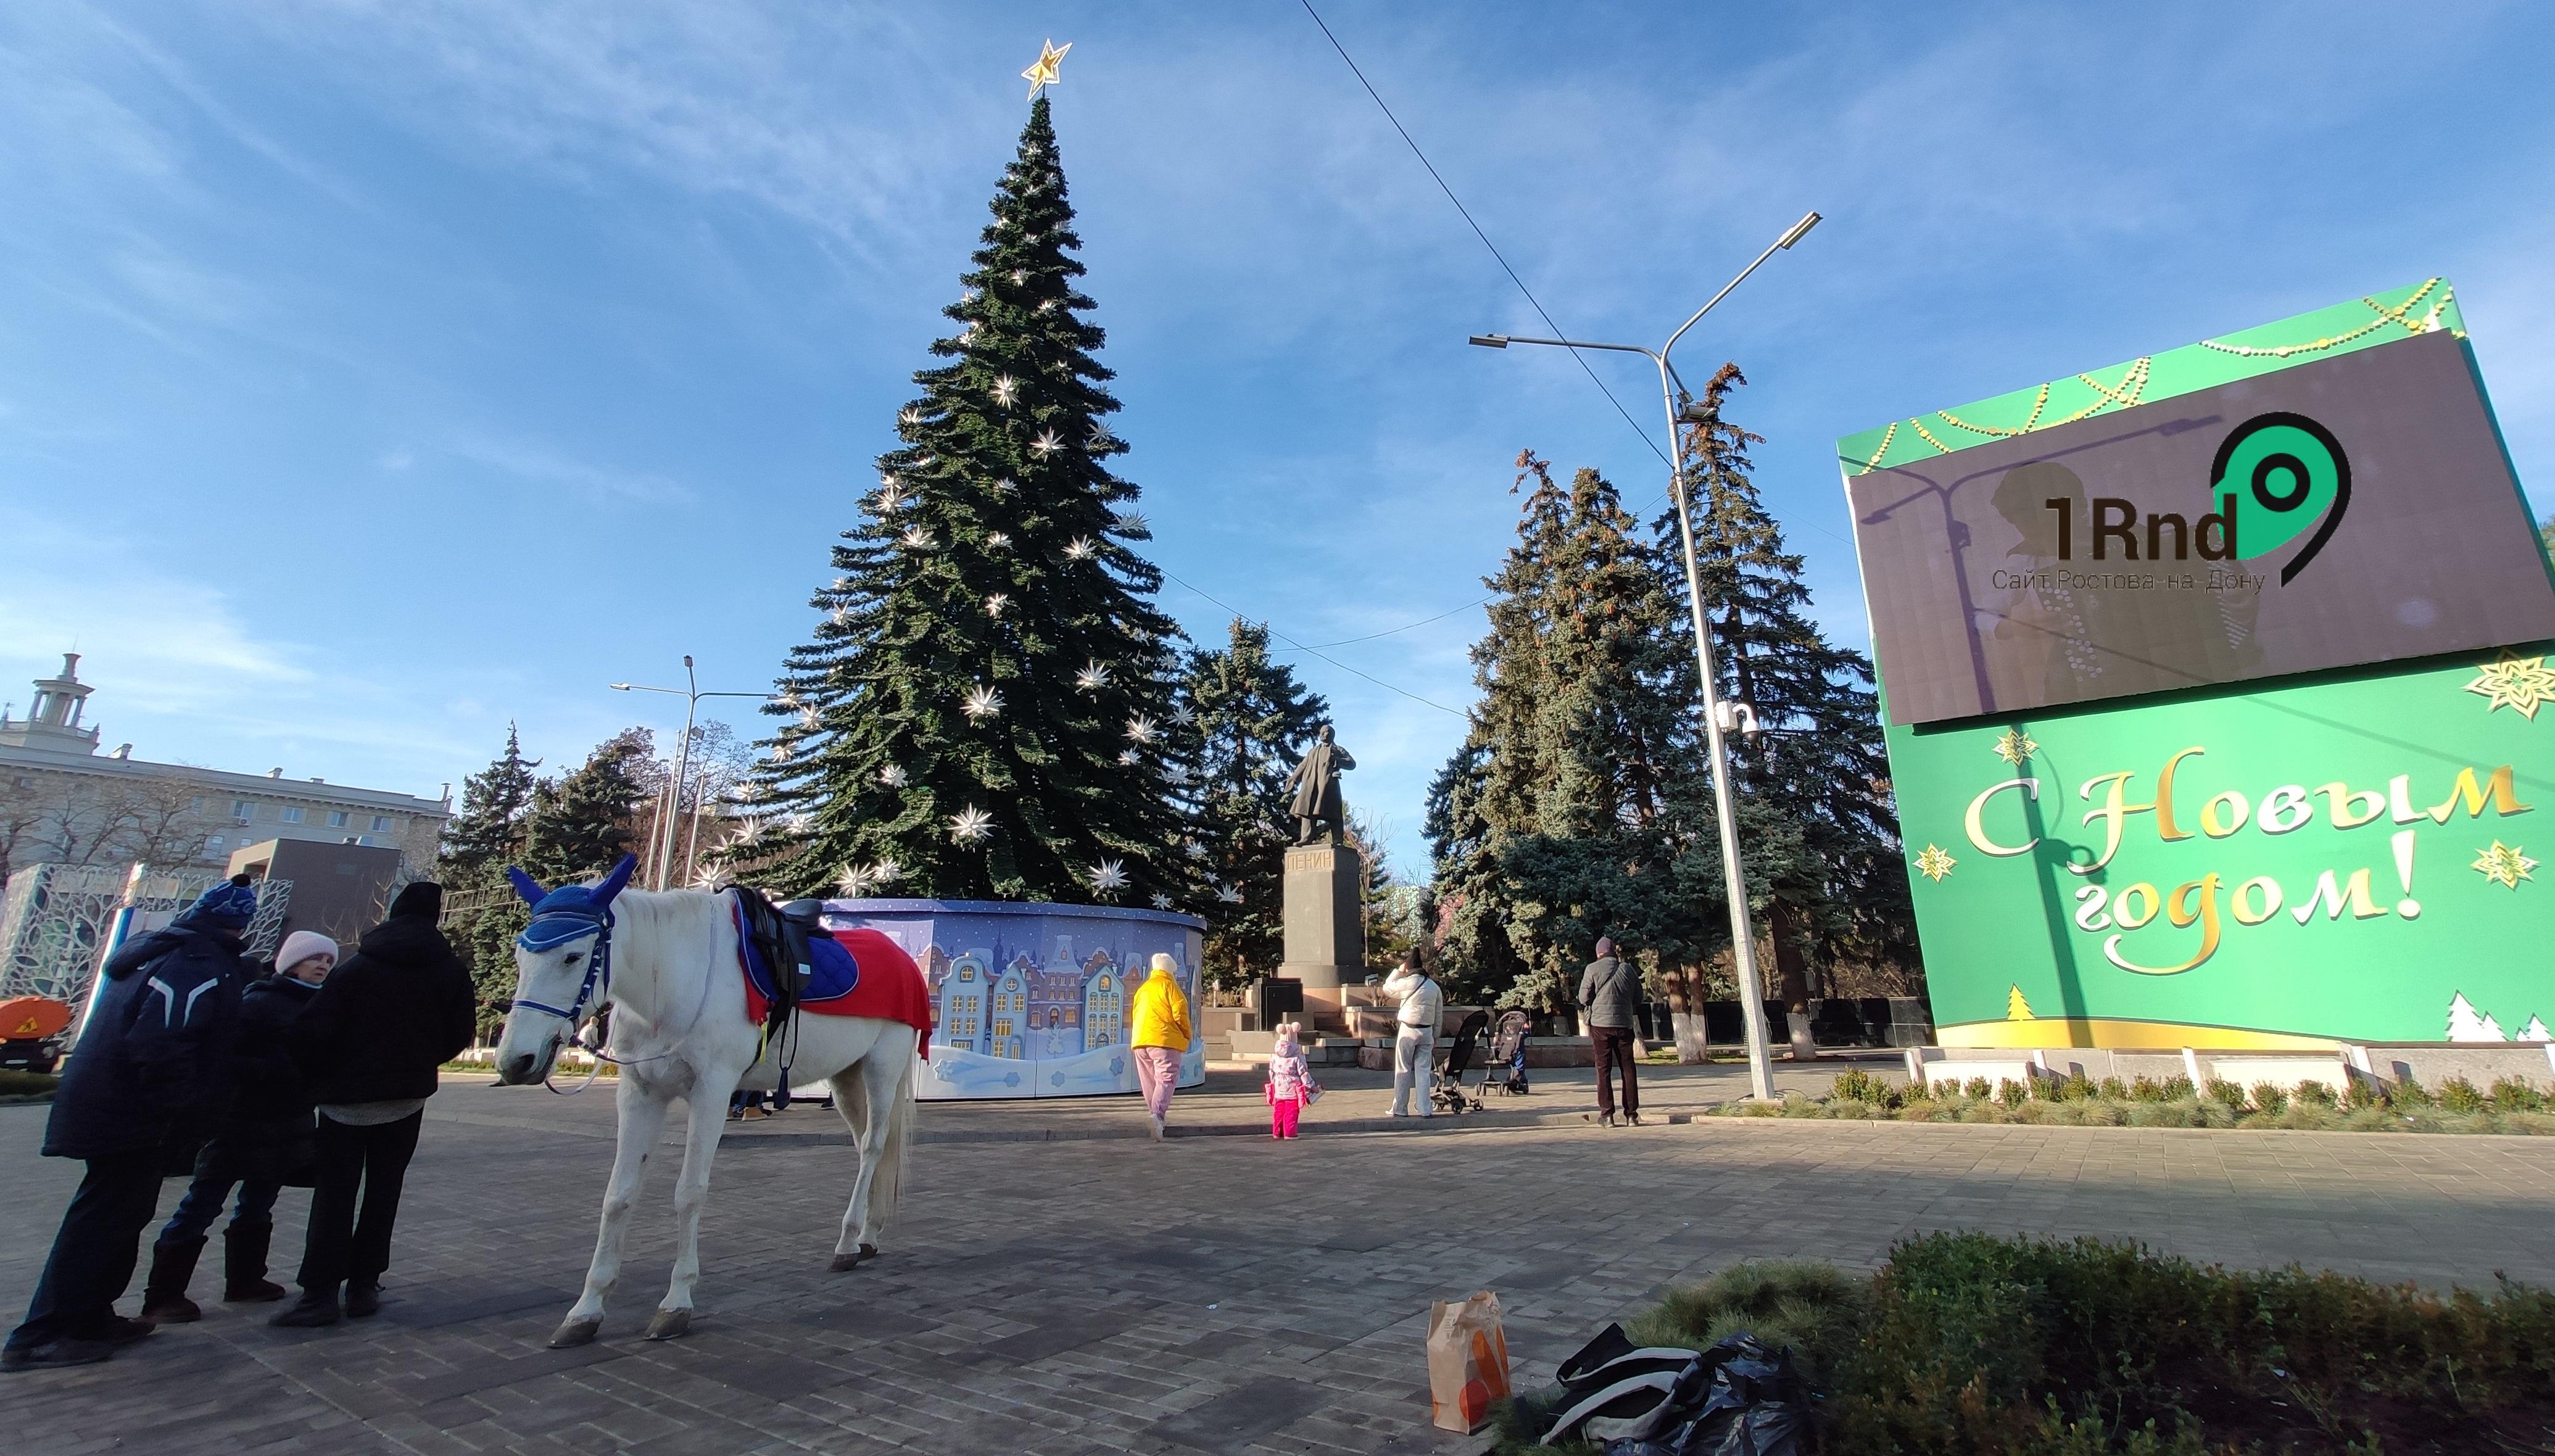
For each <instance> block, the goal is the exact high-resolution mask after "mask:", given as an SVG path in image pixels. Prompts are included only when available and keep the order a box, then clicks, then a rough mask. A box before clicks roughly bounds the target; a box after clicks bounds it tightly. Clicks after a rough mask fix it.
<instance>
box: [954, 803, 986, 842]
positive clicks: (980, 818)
mask: <svg viewBox="0 0 2555 1456" xmlns="http://www.w3.org/2000/svg"><path fill="white" fill-rule="evenodd" d="M993 833H994V816H993V815H992V814H989V813H987V812H985V811H984V810H983V809H980V808H978V807H976V806H975V805H974V804H972V803H971V804H969V805H967V806H966V807H965V808H963V809H960V810H959V811H958V812H956V813H954V814H951V815H950V816H949V837H950V838H952V839H954V840H956V841H958V842H959V843H960V844H974V843H976V842H977V841H978V840H980V839H988V838H991V837H992V836H993Z"/></svg>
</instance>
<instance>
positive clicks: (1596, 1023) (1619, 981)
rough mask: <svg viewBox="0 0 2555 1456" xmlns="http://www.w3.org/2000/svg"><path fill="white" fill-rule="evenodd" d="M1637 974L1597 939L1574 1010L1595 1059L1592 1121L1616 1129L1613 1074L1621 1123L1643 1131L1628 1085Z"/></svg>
mask: <svg viewBox="0 0 2555 1456" xmlns="http://www.w3.org/2000/svg"><path fill="white" fill-rule="evenodd" d="M1641 996H1642V973H1641V971H1640V969H1639V968H1638V967H1636V966H1635V965H1634V964H1633V963H1632V962H1631V961H1628V960H1625V959H1623V958H1622V957H1620V956H1618V955H1616V954H1615V942H1614V940H1613V939H1612V938H1610V937H1608V936H1604V935H1600V936H1599V937H1597V958H1596V959H1595V960H1593V961H1590V962H1589V963H1588V969H1587V970H1585V971H1582V972H1581V973H1580V975H1579V1005H1580V1008H1581V1010H1583V1011H1585V1012H1586V1013H1587V1014H1588V1040H1589V1043H1590V1045H1591V1046H1592V1047H1593V1048H1594V1049H1595V1051H1596V1054H1597V1121H1598V1122H1599V1123H1600V1124H1602V1125H1604V1126H1606V1127H1609V1128H1611V1127H1613V1126H1615V1073H1616V1071H1617V1070H1618V1069H1621V1070H1622V1072H1623V1074H1624V1120H1625V1121H1626V1122H1629V1123H1631V1124H1632V1125H1633V1126H1634V1127H1637V1128H1638V1127H1640V1126H1641V1125H1642V1093H1641V1088H1640V1087H1639V1086H1638V1085H1636V1084H1635V1082H1634V1081H1633V1063H1634V1060H1635V1055H1634V1048H1636V1047H1637V1046H1639V1045H1640V1044H1641V1038H1640V1036H1639V1035H1637V1034H1636V1033H1635V1031H1634V1028H1635V1027H1636V1026H1637V1025H1639V1011H1638V1008H1639V1007H1640V1005H1641Z"/></svg>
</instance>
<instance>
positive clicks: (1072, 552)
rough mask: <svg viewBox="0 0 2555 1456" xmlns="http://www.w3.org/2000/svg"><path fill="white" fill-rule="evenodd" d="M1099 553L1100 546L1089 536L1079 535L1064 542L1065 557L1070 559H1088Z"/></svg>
mask: <svg viewBox="0 0 2555 1456" xmlns="http://www.w3.org/2000/svg"><path fill="white" fill-rule="evenodd" d="M1099 553H1100V547H1098V546H1093V545H1092V544H1091V538H1090V537H1087V536H1077V537H1075V538H1074V539H1073V540H1071V541H1068V542H1066V543H1065V544H1064V558H1065V559H1066V560H1068V561H1088V560H1090V559H1091V558H1092V557H1093V556H1095V555H1098V554H1099Z"/></svg>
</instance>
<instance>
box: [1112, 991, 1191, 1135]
mask: <svg viewBox="0 0 2555 1456" xmlns="http://www.w3.org/2000/svg"><path fill="white" fill-rule="evenodd" d="M1127 1023H1128V1026H1129V1028H1130V1029H1131V1033H1130V1034H1129V1036H1128V1038H1127V1040H1128V1044H1129V1045H1130V1047H1132V1048H1133V1050H1134V1051H1135V1053H1136V1081H1137V1082H1138V1084H1140V1085H1141V1086H1143V1087H1144V1089H1145V1120H1146V1121H1147V1122H1149V1123H1151V1124H1153V1128H1154V1141H1155V1142H1156V1143H1159V1142H1161V1141H1162V1122H1163V1120H1164V1119H1165V1118H1168V1117H1169V1116H1170V1115H1171V1089H1172V1088H1174V1087H1176V1086H1178V1085H1179V1081H1180V1057H1181V1056H1182V1055H1183V1054H1184V1053H1186V1052H1187V1051H1188V1049H1189V999H1188V997H1187V996H1185V995H1183V994H1182V993H1181V991H1180V979H1179V964H1178V962H1176V961H1174V960H1172V959H1171V958H1170V956H1168V955H1167V954H1164V953H1162V952H1160V951H1156V952H1155V953H1154V969H1153V973H1152V974H1150V975H1148V976H1146V977H1145V983H1144V984H1143V985H1141V986H1139V987H1137V988H1136V999H1135V1000H1134V1001H1133V1002H1132V1003H1130V1004H1129V1006H1128V1008H1127Z"/></svg>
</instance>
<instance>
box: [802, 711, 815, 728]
mask: <svg viewBox="0 0 2555 1456" xmlns="http://www.w3.org/2000/svg"><path fill="white" fill-rule="evenodd" d="M816 719H817V712H816V710H815V709H814V708H800V709H799V710H798V726H799V727H801V728H813V727H815V726H816Z"/></svg>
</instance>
